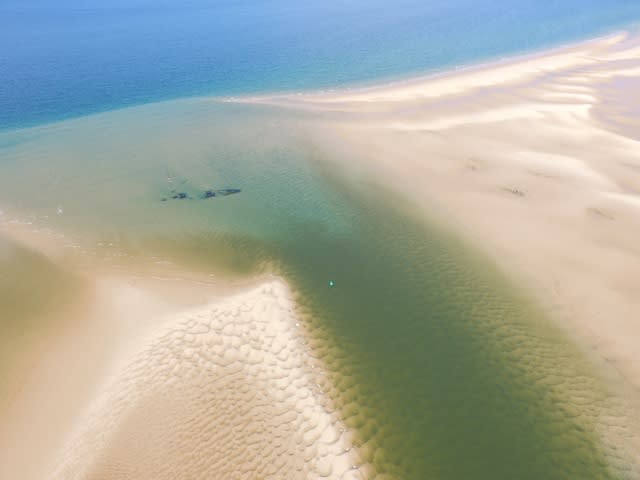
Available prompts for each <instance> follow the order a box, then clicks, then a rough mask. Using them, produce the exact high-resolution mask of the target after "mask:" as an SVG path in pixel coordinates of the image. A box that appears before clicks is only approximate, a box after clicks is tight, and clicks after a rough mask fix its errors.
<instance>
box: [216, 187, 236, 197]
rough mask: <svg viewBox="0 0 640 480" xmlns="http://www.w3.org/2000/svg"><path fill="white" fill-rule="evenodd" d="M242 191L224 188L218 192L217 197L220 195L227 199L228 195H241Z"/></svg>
mask: <svg viewBox="0 0 640 480" xmlns="http://www.w3.org/2000/svg"><path fill="white" fill-rule="evenodd" d="M241 191H242V190H240V189H239V188H223V189H221V190H216V191H215V193H216V195H220V196H221V197H226V196H227V195H233V194H234V193H240V192H241Z"/></svg>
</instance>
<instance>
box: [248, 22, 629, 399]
mask: <svg viewBox="0 0 640 480" xmlns="http://www.w3.org/2000/svg"><path fill="white" fill-rule="evenodd" d="M639 82H640V40H639V39H638V38H637V37H635V36H632V35H628V34H618V35H614V36H610V37H606V38H603V39H598V40H594V41H591V42H586V43H584V44H579V45H576V46H571V47H567V48H564V49H559V50H555V51H553V52H550V53H543V54H538V55H532V56H527V57H523V58H522V59H516V60H511V61H504V62H500V63H498V64H496V65H488V66H483V67H475V68H470V69H468V70H465V71H462V72H459V73H450V74H446V75H440V76H436V77H432V78H425V79H418V80H412V81H408V82H403V83H398V84H392V85H387V86H381V87H378V88H367V89H362V90H352V91H344V92H337V93H328V94H308V95H303V96H294V97H287V96H284V97H262V98H254V99H251V100H248V101H254V102H260V103H270V104H280V105H287V106H293V107H294V108H300V109H305V110H309V111H314V112H323V115H325V117H328V118H329V120H328V121H326V122H318V123H319V124H320V125H318V124H313V125H312V126H311V128H314V129H316V128H325V133H326V134H325V135H324V136H321V137H320V138H321V139H322V141H323V142H326V144H328V145H332V146H333V147H335V148H336V149H337V150H338V151H340V152H341V153H342V154H343V156H349V158H350V163H351V164H348V165H347V168H350V169H351V172H352V174H353V175H354V176H357V177H360V178H364V179H366V178H367V176H368V175H369V174H370V172H374V173H375V175H374V176H375V178H376V180H377V181H379V182H380V183H383V184H384V185H387V186H392V187H393V188H394V189H395V190H396V191H399V192H403V193H404V194H405V195H406V196H407V197H408V198H410V199H411V200H412V201H413V202H415V203H417V204H419V205H421V206H423V207H424V209H425V210H426V211H427V212H428V215H429V216H430V217H431V218H433V217H438V218H439V219H440V220H441V221H443V222H446V223H448V224H454V225H455V226H456V228H457V229H458V230H459V231H461V232H463V234H464V235H465V237H466V238H467V239H468V240H470V241H472V242H473V243H474V244H475V245H477V246H479V247H480V248H481V249H483V250H484V251H486V252H488V253H489V254H491V256H492V257H493V258H494V259H495V261H496V262H497V263H498V264H499V265H501V266H502V267H503V270H504V271H505V272H506V273H507V274H508V275H512V276H516V277H517V278H518V280H519V281H521V282H522V281H524V282H525V284H526V285H527V287H531V286H532V287H533V290H534V291H536V292H537V293H538V294H539V299H540V300H541V301H542V302H543V303H544V304H545V305H546V306H547V307H548V309H549V310H550V311H552V312H553V315H554V317H555V318H556V319H557V320H558V323H559V324H561V325H563V326H565V327H566V328H567V329H568V330H570V331H571V332H572V333H573V334H575V335H576V336H577V337H578V338H580V340H581V342H582V343H583V344H586V345H587V346H588V348H589V349H590V350H593V353H594V354H595V355H596V356H598V357H599V358H601V359H604V360H606V362H608V363H610V364H611V365H612V366H613V367H615V369H617V370H619V372H620V374H621V375H622V376H623V377H624V381H625V382H627V383H628V384H629V385H630V386H632V387H633V388H634V389H635V391H636V392H638V391H640V350H639V349H638V348H637V341H636V340H637V339H638V338H640V249H639V248H638V242H637V239H638V238H640V135H639V134H638V132H640V117H639V116H638V113H639V111H640V110H639V109H640V105H639V104H638V97H637V91H638V90H637V88H636V87H637V86H638V85H640V83H639ZM365 172H366V173H365Z"/></svg>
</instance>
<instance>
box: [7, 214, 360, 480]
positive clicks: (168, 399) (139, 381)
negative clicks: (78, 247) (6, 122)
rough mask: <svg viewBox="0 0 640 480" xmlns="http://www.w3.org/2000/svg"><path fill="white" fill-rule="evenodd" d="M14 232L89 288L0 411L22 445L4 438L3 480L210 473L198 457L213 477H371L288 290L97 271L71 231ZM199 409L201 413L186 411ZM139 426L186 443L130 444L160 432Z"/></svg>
mask: <svg viewBox="0 0 640 480" xmlns="http://www.w3.org/2000/svg"><path fill="white" fill-rule="evenodd" d="M9 226H10V227H12V228H7V225H6V224H5V225H3V224H1V223H0V235H2V236H3V237H5V238H7V239H10V241H11V242H13V243H15V244H16V245H20V246H21V248H24V249H27V250H28V251H32V252H38V254H40V255H43V258H46V259H48V261H50V262H51V264H52V265H57V264H58V262H64V264H65V269H66V268H69V269H70V270H69V271H72V272H73V274H74V276H77V277H78V278H79V279H80V280H81V281H82V284H83V285H84V286H85V289H86V290H87V292H86V293H83V294H82V295H76V296H75V298H74V302H73V303H72V304H71V305H70V306H69V307H68V308H67V309H65V311H64V313H63V314H61V315H62V316H63V317H64V321H63V322H62V325H58V324H59V323H60V321H58V322H57V323H56V328H53V329H52V328H49V327H45V326H42V325H41V326H40V327H39V329H38V331H36V332H35V334H34V338H33V339H31V341H30V342H29V344H28V345H26V350H24V351H22V352H21V355H20V358H16V359H12V362H11V364H10V366H11V373H12V377H13V378H12V380H13V381H11V382H9V383H8V384H7V385H5V386H6V387H8V389H9V390H8V392H9V394H10V395H9V397H7V398H4V400H5V403H4V404H2V405H1V406H2V410H0V418H2V419H3V422H2V427H1V428H0V432H1V433H2V435H0V438H6V439H11V441H10V442H2V441H0V445H2V448H0V452H2V453H0V475H2V476H14V477H15V476H18V477H20V478H25V479H29V478H33V479H36V478H52V479H57V478H65V479H66V478H76V477H77V476H78V475H80V476H82V475H89V476H91V475H102V474H105V475H108V474H109V472H113V471H116V470H117V471H118V472H120V474H122V472H124V471H126V470H127V468H129V469H130V473H131V474H132V475H134V474H135V473H136V472H139V471H140V470H139V469H140V468H143V469H146V470H145V471H154V468H156V467H155V466H156V465H158V464H163V465H165V466H168V465H173V466H175V467H176V468H179V469H180V470H179V472H180V475H184V474H185V472H188V471H192V473H193V474H197V475H201V474H203V470H202V468H203V467H202V465H201V464H200V462H198V461H195V460H194V459H193V458H192V454H193V452H194V451H199V452H202V455H206V456H208V457H209V461H208V462H207V468H208V469H211V468H213V469H214V470H212V471H211V472H210V473H211V475H213V476H216V475H220V474H221V473H224V472H227V474H229V475H234V474H236V473H237V470H236V469H237V467H238V465H239V464H242V465H243V466H242V468H243V470H246V471H250V470H252V471H253V472H254V474H255V475H258V476H265V475H267V476H268V475H271V474H276V475H277V472H279V471H282V472H284V473H283V474H285V475H286V472H294V471H296V472H305V478H336V479H337V478H344V475H348V474H349V473H348V472H351V471H354V472H357V471H360V472H365V471H366V469H367V468H368V467H367V466H366V465H361V462H362V461H361V460H360V457H359V456H358V453H357V448H356V447H354V445H353V444H352V441H353V434H352V432H350V430H349V429H348V428H347V427H345V425H344V423H343V422H342V420H341V415H340V412H339V411H337V409H336V407H335V405H333V400H332V399H331V398H330V397H329V395H327V394H325V393H324V392H323V388H325V387H326V386H327V384H326V381H327V380H326V379H325V378H324V377H323V375H324V373H323V372H324V371H325V370H326V368H325V367H324V365H323V364H322V361H321V359H319V358H317V356H316V355H314V353H313V352H312V351H311V347H310V346H309V343H310V342H309V341H308V338H307V336H308V334H307V333H306V332H305V329H304V326H303V322H302V321H301V320H300V319H299V318H298V316H297V314H296V312H295V310H296V307H295V304H294V300H293V294H292V292H291V291H290V288H289V286H288V285H287V284H286V283H285V282H284V281H283V280H281V279H280V278H277V277H274V276H272V275H262V276H259V277H253V278H250V279H242V280H240V281H233V280H230V281H226V280H225V279H223V278H217V279H213V280H210V279H208V277H207V276H204V275H198V274H195V273H192V272H189V271H188V270H185V271H184V275H178V270H177V269H176V268H167V267H164V268H163V269H158V270H157V271H153V272H149V271H145V270H144V269H143V270H142V271H141V270H140V269H139V268H135V267H132V268H128V269H121V268H118V267H114V266H104V265H101V264H100V263H98V264H96V265H95V266H94V264H93V263H92V260H95V259H92V258H88V257H87V256H86V255H83V254H81V253H75V255H74V253H72V254H71V255H72V256H70V254H69V248H71V249H72V250H73V248H72V247H71V246H70V245H68V244H67V243H68V240H69V239H68V238H65V237H64V236H62V235H55V234H53V233H52V232H51V231H48V230H46V231H42V230H39V229H37V228H35V227H34V225H29V224H20V225H9ZM72 243H73V242H72ZM163 270H164V272H165V274H164V275H162V271H163ZM48 317H49V315H48V312H45V313H43V314H42V315H41V316H40V317H38V318H40V319H41V320H43V321H45V322H46V321H49V318H48ZM151 351H153V352H154V353H153V354H151V353H150V352H151ZM202 359H207V361H206V362H205V363H204V364H203V362H202ZM70 372H73V374H72V375H70V374H69V373H70ZM245 377H246V378H245ZM197 379H202V380H203V381H199V380H197ZM323 386H324V387H323ZM151 391H153V392H154V393H153V394H150V392H151ZM44 395H46V396H47V402H46V406H42V405H41V399H42V397H43V396H44ZM202 398H207V399H208V400H207V405H208V406H207V405H204V404H202V400H201V399H202ZM186 401H189V402H191V403H192V405H191V407H189V408H186V407H183V406H181V405H183V404H184V402H186ZM211 405H214V407H211ZM205 407H206V408H205ZM185 408H186V409H185ZM202 408H205V409H207V410H206V412H203V411H202ZM238 409H240V410H238ZM240 412H244V413H240ZM132 418H134V419H140V420H139V421H140V422H142V423H143V424H144V425H146V426H147V427H149V425H157V427H156V428H155V431H154V434H157V436H158V438H167V439H180V445H178V446H174V444H173V440H170V441H169V443H162V442H152V443H145V442H134V444H129V442H130V441H131V439H132V438H136V437H137V436H139V435H141V434H142V432H143V431H145V430H146V429H145V428H141V426H139V425H138V424H137V421H136V420H132ZM167 419H169V421H168V420H167ZM185 425H187V426H185ZM124 432H126V433H124ZM203 432H209V433H208V434H206V435H205V436H204V437H202V435H203ZM145 434H149V432H148V431H147V432H146V433H145ZM294 440H295V441H294ZM176 441H177V440H176ZM239 441H240V443H238V442H239ZM257 445H261V447H260V448H259V450H260V451H261V452H262V453H261V454H260V455H255V452H254V451H253V448H256V447H257ZM211 452H216V454H215V455H214V457H215V458H212V457H211ZM26 455H28V457H29V460H28V461H27V458H26V457H25V456H26ZM243 457H244V458H243ZM168 458H171V459H172V460H170V461H168V460H167V459H168ZM128 459H130V463H129V460H128ZM165 473H166V472H165ZM175 473H176V475H177V474H178V472H175ZM163 478H164V477H163ZM172 478H174V477H172Z"/></svg>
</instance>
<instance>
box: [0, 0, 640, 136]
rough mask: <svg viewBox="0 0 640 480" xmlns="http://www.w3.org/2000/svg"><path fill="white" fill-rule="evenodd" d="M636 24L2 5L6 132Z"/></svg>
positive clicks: (202, 1) (541, 7)
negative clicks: (130, 107) (152, 104)
mask: <svg viewBox="0 0 640 480" xmlns="http://www.w3.org/2000/svg"><path fill="white" fill-rule="evenodd" d="M638 20H640V2H638V1H637V0H609V1H607V2H602V1H600V0H543V1H536V0H505V1H495V0H430V1H424V0H398V1H394V2H389V1H382V0H367V1H364V0H351V1H338V0H329V1H322V2H305V3H301V2H298V1H294V0H267V1H265V0H236V1H224V0H218V1H208V0H187V1H180V2H178V1H177V0H165V1H151V0H113V1H109V2H98V1H97V0H63V1H60V2H52V1H50V0H32V1H29V2H24V1H20V0H3V1H2V2H0V129H3V128H4V129H6V128H11V127H18V126H25V125H33V124H37V123H41V122H48V121H53V120H58V119H61V118H68V117H73V116H77V115H82V114H86V113H90V112H95V111H103V110H110V109H113V108H118V107H122V106H127V105H134V104H139V103H145V102H150V101H154V100H160V99H168V98H174V97H180V96H186V95H201V94H213V95H231V94H241V93H248V92H251V93H255V92H264V91H280V90H306V89H311V88H314V89H315V88H331V87H339V86H342V85H345V84H351V83H354V82H365V81H367V82H368V81H374V80H380V79H387V78H392V77H400V76H406V75H408V74H414V73H423V72H427V71H434V70H440V69H444V68H450V67H453V66H456V65H462V64H468V63H473V62H478V61H481V60H485V59H489V58H496V57H501V56H505V55H509V54H513V53H515V52H524V51H530V50H534V49H539V48H541V47H546V46H550V45H557V44H560V43H564V42H567V41H573V40H577V39H583V38H586V37H591V36H594V35H599V34H602V33H607V32H610V31H611V30H613V29H616V28H620V27H623V26H627V25H629V24H632V23H633V22H636V21H638Z"/></svg>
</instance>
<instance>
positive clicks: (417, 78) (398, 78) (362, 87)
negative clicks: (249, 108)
mask: <svg viewBox="0 0 640 480" xmlns="http://www.w3.org/2000/svg"><path fill="white" fill-rule="evenodd" d="M636 31H638V32H640V20H639V21H636V22H633V23H632V24H630V25H626V26H624V27H616V28H615V29H612V30H610V31H609V32H608V33H603V34H600V35H595V36H594V35H587V36H585V37H584V38H582V39H577V40H573V41H566V42H560V43H558V44H555V45H547V46H536V47H533V48H532V49H531V50H528V51H521V52H519V53H518V52H515V53H513V54H507V55H501V56H498V57H488V58H486V59H484V60H478V61H470V62H469V63H462V64H459V65H450V66H446V67H441V68H435V69H427V70H424V71H422V73H420V72H419V71H416V72H413V73H403V74H398V75H393V76H390V77H388V78H387V79H386V80H385V79H380V78H377V79H370V80H365V81H355V82H353V83H349V84H345V85H342V86H338V87H334V88H308V89H302V90H274V91H270V92H261V93H258V94H252V93H238V94H220V95H216V94H207V93H199V94H193V95H178V96H169V97H166V98H162V99H157V100H150V101H145V102H142V103H133V104H128V105H121V106H116V107H113V108H106V109H104V110H99V111H95V112H87V113H83V114H79V115H72V116H69V117H63V118H58V119H52V120H47V121H44V122H40V123H33V124H28V125H21V126H13V127H12V126H9V127H2V126H0V135H2V134H7V133H15V132H20V131H27V130H34V129H38V128H41V127H42V128H46V127H49V126H52V125H55V124H60V123H66V122H73V121H75V120H81V119H85V118H87V117H94V116H100V115H105V114H109V113H111V112H116V111H119V110H129V109H135V108H140V107H145V106H151V105H158V104H167V103H176V102H182V101H196V102H200V101H214V102H219V103H262V102H261V100H266V99H274V98H277V99H283V98H289V97H307V96H323V95H335V94H339V93H356V92H361V91H368V90H378V89H387V88H391V87H402V86H405V85H406V84H411V83H414V82H416V83H421V82H424V81H432V80H436V79H439V78H446V77H448V76H450V75H456V74H459V73H468V72H474V71H476V70H483V69H492V68H495V67H499V66H502V65H508V64H511V63H514V62H521V61H524V60H530V59H535V58H536V57H540V56H548V55H549V54H550V53H560V52H562V51H565V50H571V49H574V48H576V47H580V46H582V45H585V44H590V43H593V42H600V41H603V40H607V39H610V38H614V37H617V36H620V35H633V34H634V32H636Z"/></svg>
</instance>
